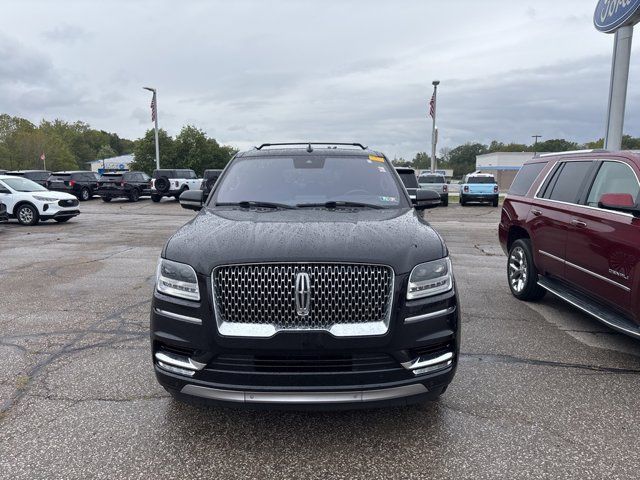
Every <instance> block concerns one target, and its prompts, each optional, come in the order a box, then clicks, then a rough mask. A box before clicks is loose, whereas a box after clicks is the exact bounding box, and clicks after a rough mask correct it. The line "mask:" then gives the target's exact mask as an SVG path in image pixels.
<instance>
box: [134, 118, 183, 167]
mask: <svg viewBox="0 0 640 480" xmlns="http://www.w3.org/2000/svg"><path fill="white" fill-rule="evenodd" d="M158 141H159V143H160V167H161V168H175V167H178V166H179V165H176V158H175V148H174V142H173V138H171V137H170V136H169V135H168V134H167V132H166V131H165V130H162V129H160V130H159V131H158ZM133 154H134V161H133V163H132V164H131V170H141V171H143V172H146V173H148V174H151V173H152V172H153V170H154V169H155V168H156V143H155V135H154V132H153V130H147V132H146V133H145V135H144V137H142V138H140V139H139V140H137V141H136V144H135V147H134V148H133Z"/></svg>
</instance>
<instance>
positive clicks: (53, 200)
mask: <svg viewBox="0 0 640 480" xmlns="http://www.w3.org/2000/svg"><path fill="white" fill-rule="evenodd" d="M33 198H35V199H36V200H38V201H40V202H56V201H57V200H58V199H57V198H52V197H41V196H40V195H34V196H33Z"/></svg>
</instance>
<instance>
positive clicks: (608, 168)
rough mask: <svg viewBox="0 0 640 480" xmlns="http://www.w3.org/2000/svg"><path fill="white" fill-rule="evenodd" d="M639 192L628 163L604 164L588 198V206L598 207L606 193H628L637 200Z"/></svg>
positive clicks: (634, 176)
mask: <svg viewBox="0 0 640 480" xmlns="http://www.w3.org/2000/svg"><path fill="white" fill-rule="evenodd" d="M639 192H640V185H638V179H637V178H636V175H635V173H634V172H633V170H631V167H629V166H628V165H627V164H626V163H619V162H603V163H602V166H601V167H600V169H599V170H598V175H596V178H595V180H594V182H593V186H592V187H591V191H590V192H589V196H588V197H587V205H589V206H591V207H597V206H598V202H599V201H600V197H602V195H604V194H605V193H628V194H630V195H631V196H632V197H633V198H634V199H637V198H638V193H639Z"/></svg>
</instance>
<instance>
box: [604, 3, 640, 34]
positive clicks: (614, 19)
mask: <svg viewBox="0 0 640 480" xmlns="http://www.w3.org/2000/svg"><path fill="white" fill-rule="evenodd" d="M638 10H640V0H599V2H598V6H597V7H596V12H595V13H594V14H593V23H594V25H595V26H596V28H597V29H598V30H600V31H601V32H605V33H611V32H614V31H615V30H617V29H618V28H620V27H622V26H623V25H629V24H632V23H635V22H636V21H638V18H637V17H638V15H637V14H638Z"/></svg>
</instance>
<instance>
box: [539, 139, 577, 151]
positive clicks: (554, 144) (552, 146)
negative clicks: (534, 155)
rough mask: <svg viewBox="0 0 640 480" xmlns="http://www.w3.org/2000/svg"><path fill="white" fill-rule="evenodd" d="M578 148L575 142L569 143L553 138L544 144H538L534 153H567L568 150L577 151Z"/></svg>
mask: <svg viewBox="0 0 640 480" xmlns="http://www.w3.org/2000/svg"><path fill="white" fill-rule="evenodd" d="M579 148H580V146H579V145H578V144H577V143H576V142H570V141H568V140H565V139H564V138H555V139H552V140H546V141H544V142H538V145H537V146H536V151H537V152H549V153H553V152H568V151H570V150H578V149H579Z"/></svg>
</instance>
